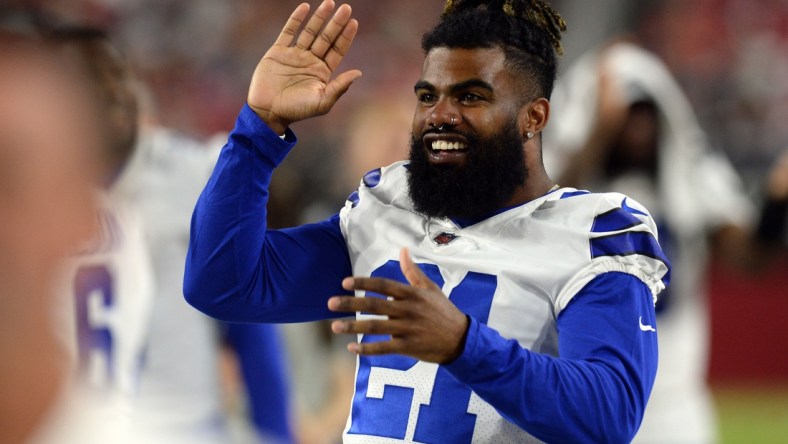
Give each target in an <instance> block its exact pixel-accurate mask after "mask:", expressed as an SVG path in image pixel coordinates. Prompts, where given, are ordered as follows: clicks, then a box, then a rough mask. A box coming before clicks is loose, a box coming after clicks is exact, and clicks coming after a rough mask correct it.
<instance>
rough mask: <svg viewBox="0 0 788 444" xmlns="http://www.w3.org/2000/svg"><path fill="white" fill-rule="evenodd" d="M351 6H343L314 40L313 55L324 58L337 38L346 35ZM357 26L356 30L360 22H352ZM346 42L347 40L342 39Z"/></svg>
mask: <svg viewBox="0 0 788 444" xmlns="http://www.w3.org/2000/svg"><path fill="white" fill-rule="evenodd" d="M351 12H352V11H351V8H350V5H346V4H345V5H342V6H340V7H339V9H337V11H336V12H335V13H334V16H333V17H331V20H330V21H329V22H328V24H327V25H326V26H325V28H324V29H323V31H322V32H321V33H320V34H319V35H318V36H317V37H316V38H315V39H314V42H313V43H312V46H311V47H310V50H311V51H312V53H313V54H314V55H316V56H318V57H323V56H325V55H326V52H327V51H328V50H329V48H331V47H332V46H333V45H334V43H335V41H336V40H337V37H340V36H342V35H343V34H344V32H345V28H346V27H347V25H349V24H350V23H349V22H350V21H351V20H350V14H351ZM352 21H353V22H354V23H355V24H354V25H353V26H355V28H356V29H358V22H357V21H356V20H352ZM342 40H345V38H342Z"/></svg>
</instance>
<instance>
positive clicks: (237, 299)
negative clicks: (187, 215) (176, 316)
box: [184, 107, 350, 322]
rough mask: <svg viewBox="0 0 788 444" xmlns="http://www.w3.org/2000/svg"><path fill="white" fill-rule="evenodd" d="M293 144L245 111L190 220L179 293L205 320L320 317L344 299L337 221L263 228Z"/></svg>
mask: <svg viewBox="0 0 788 444" xmlns="http://www.w3.org/2000/svg"><path fill="white" fill-rule="evenodd" d="M294 144H295V137H294V135H293V134H292V133H288V136H287V138H286V140H282V139H281V138H280V137H279V136H278V135H277V134H276V133H274V132H273V131H271V129H270V128H268V127H267V126H265V124H264V123H263V122H262V121H260V120H259V118H258V117H257V116H256V115H255V114H254V112H253V111H252V110H251V109H249V108H248V107H244V109H243V110H242V112H241V114H240V116H239V118H238V121H237V124H236V127H235V129H234V130H233V132H232V133H231V134H230V139H229V142H228V143H227V145H226V146H225V147H224V149H223V150H222V154H221V156H220V158H219V161H218V163H217V165H216V168H215V169H214V172H213V174H212V176H211V178H210V180H209V182H208V184H207V185H206V188H205V189H204V190H203V192H202V194H201V195H200V198H199V200H198V202H197V205H196V207H195V210H194V214H193V216H192V227H191V239H190V241H189V252H188V256H187V259H186V271H185V278H184V294H185V296H186V299H187V301H188V302H189V303H190V304H192V305H193V306H195V307H196V308H198V309H199V310H201V311H203V312H205V313H206V314H208V315H211V316H214V317H217V318H219V319H223V320H228V321H244V322H290V321H292V322H295V321H306V320H314V319H322V318H326V317H330V316H331V313H330V312H329V311H328V310H327V309H326V307H325V300H326V299H327V298H328V297H329V296H331V295H332V294H340V293H345V292H344V290H342V289H341V286H340V283H341V279H342V277H344V276H346V275H348V274H350V263H349V259H348V256H347V250H346V248H345V246H344V240H343V237H342V235H341V232H340V230H339V226H338V222H337V220H335V219H332V220H330V221H326V222H323V223H319V224H311V225H306V226H303V227H298V228H293V229H289V230H282V231H271V230H267V229H266V214H267V213H266V205H267V203H268V186H269V184H270V180H271V176H272V174H273V171H274V168H275V167H276V166H278V165H279V164H280V163H281V162H282V161H283V160H284V158H285V156H286V155H287V153H288V152H289V150H290V149H291V148H292V146H293V145H294ZM318 273H319V274H318Z"/></svg>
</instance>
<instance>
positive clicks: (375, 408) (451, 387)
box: [348, 261, 497, 443]
mask: <svg viewBox="0 0 788 444" xmlns="http://www.w3.org/2000/svg"><path fill="white" fill-rule="evenodd" d="M419 267H420V268H421V269H422V270H423V271H424V273H425V274H426V275H427V276H428V277H429V278H430V279H432V280H433V281H434V282H435V283H436V284H437V285H438V286H439V287H443V284H444V280H443V277H442V276H441V273H440V270H439V269H438V267H437V266H436V265H433V264H419ZM372 276H373V277H384V278H389V279H395V280H398V281H401V282H406V280H405V277H404V276H403V275H402V272H401V271H400V265H399V262H397V261H389V262H387V263H386V264H384V265H383V266H381V267H380V268H378V269H377V270H375V271H374V272H372ZM496 286H497V278H496V277H495V276H493V275H488V274H481V273H475V272H469V273H468V274H467V275H466V276H465V278H464V279H463V280H462V282H460V283H459V284H458V285H457V286H456V287H455V288H454V289H453V290H452V292H451V294H449V299H450V300H451V301H452V302H453V303H454V305H455V306H456V307H457V308H459V309H460V310H461V311H462V312H464V313H465V314H467V315H469V316H472V317H474V318H475V319H476V320H477V321H479V322H482V323H487V318H488V317H489V315H490V306H491V305H492V299H493V294H494V293H495V288H496ZM367 296H368V297H369V296H378V297H379V296H380V295H373V294H369V293H368V294H367ZM387 339H388V337H387V336H381V335H365V336H364V338H363V339H362V342H375V341H380V340H387ZM416 366H429V367H428V368H429V369H431V370H434V369H435V368H437V372H434V371H433V372H432V374H431V373H430V370H427V371H426V372H420V373H419V374H420V378H422V379H423V378H424V375H425V374H427V375H434V376H431V377H432V380H431V381H428V384H427V385H428V386H429V382H431V387H427V389H426V390H424V384H423V383H422V384H415V383H412V382H411V381H410V379H412V378H410V379H409V378H408V375H406V373H408V372H409V371H410V372H415V371H418V370H420V369H417V368H416ZM417 386H418V387H421V390H419V389H417V388H416V387H417ZM380 388H382V391H383V393H382V396H381V394H380V393H374V392H377V391H379V390H380ZM420 392H424V393H420ZM470 399H471V390H470V389H469V388H468V387H466V386H464V385H462V384H460V383H458V382H457V381H456V380H455V379H454V378H453V377H452V376H451V375H450V374H449V373H448V372H447V371H446V370H445V369H443V368H442V367H440V366H436V365H434V364H427V363H423V362H419V361H417V360H415V359H413V358H409V357H406V356H401V355H383V356H361V357H359V370H358V375H357V377H356V394H355V397H354V398H353V406H352V412H351V417H352V420H351V426H350V430H349V431H348V433H350V434H359V435H374V436H381V437H386V438H394V439H406V437H410V436H412V439H413V440H414V441H417V442H424V443H430V442H471V438H472V437H473V428H474V426H475V424H476V415H475V414H473V413H470V412H469V411H468V407H469V403H470ZM412 415H418V416H415V417H416V418H417V419H416V421H415V427H414V424H413V423H412V421H409V419H410V418H411V416H412ZM409 422H411V424H409ZM409 426H410V428H411V430H409V429H408V427H409ZM411 433H412V435H411Z"/></svg>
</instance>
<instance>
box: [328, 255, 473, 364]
mask: <svg viewBox="0 0 788 444" xmlns="http://www.w3.org/2000/svg"><path fill="white" fill-rule="evenodd" d="M400 267H401V269H402V273H403V274H404V275H405V278H406V279H407V280H408V282H409V283H410V285H406V284H403V283H401V282H398V281H395V280H392V279H385V278H369V277H349V278H346V279H345V280H344V281H342V286H343V287H344V288H345V289H347V290H364V291H368V292H370V291H371V292H375V293H378V294H381V295H383V296H386V297H387V299H382V298H377V297H354V296H334V297H332V298H330V299H329V300H328V308H329V309H330V310H331V311H336V312H364V313H369V314H374V315H383V316H387V317H388V319H369V320H337V321H334V322H333V323H332V324H331V329H332V330H333V331H334V333H363V334H372V335H390V336H391V339H390V340H388V341H379V342H367V343H355V342H354V343H351V344H348V350H350V351H351V352H353V353H357V354H360V355H383V354H392V353H396V354H402V355H407V356H412V357H414V358H416V359H419V360H422V361H428V362H435V363H438V364H446V363H449V362H451V361H453V360H454V359H456V358H457V357H458V356H460V354H461V353H462V350H463V347H464V345H465V335H466V333H467V330H468V318H467V317H466V316H465V314H463V313H462V312H461V311H460V310H459V309H457V307H455V306H454V304H452V303H451V302H450V301H449V299H448V298H447V297H446V295H444V294H443V292H442V291H441V289H440V287H438V286H437V285H436V284H435V283H434V282H432V281H431V280H430V279H429V278H428V277H427V276H426V275H425V274H424V273H423V272H422V271H421V269H420V268H419V267H418V266H416V264H414V263H413V260H412V259H411V258H410V254H408V251H407V249H405V248H403V249H402V251H401V252H400Z"/></svg>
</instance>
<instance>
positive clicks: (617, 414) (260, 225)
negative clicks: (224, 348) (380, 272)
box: [184, 106, 657, 442]
mask: <svg viewBox="0 0 788 444" xmlns="http://www.w3.org/2000/svg"><path fill="white" fill-rule="evenodd" d="M295 142H296V140H295V136H294V134H293V133H292V132H290V131H289V130H288V133H287V134H286V137H285V138H284V140H283V139H281V138H280V137H279V136H278V135H276V134H275V133H273V132H272V131H271V130H270V129H269V128H268V127H267V126H266V125H265V124H264V123H263V122H262V121H261V120H260V119H259V118H258V117H257V116H256V115H255V114H254V112H253V111H252V110H251V109H250V108H248V106H246V107H244V109H243V110H242V112H241V114H240V116H239V118H238V122H237V125H236V128H235V129H234V131H233V132H232V133H231V135H230V140H229V142H228V144H227V145H226V146H225V148H224V149H223V151H222V154H221V156H220V158H219V161H218V164H217V166H216V168H215V170H214V173H213V175H212V177H211V179H210V181H209V183H208V185H207V186H206V188H205V190H204V191H203V193H202V195H201V196H200V199H199V200H198V203H197V206H196V208H195V211H194V215H193V217H192V235H191V239H190V246H189V254H188V257H187V263H186V274H185V281H184V294H185V295H186V298H187V300H188V302H189V303H190V304H192V305H193V306H195V307H196V308H198V309H200V310H201V311H203V312H205V313H206V314H208V315H211V316H214V317H216V318H219V319H222V320H227V321H236V322H300V321H309V320H317V319H326V318H333V317H337V316H336V313H333V312H331V311H329V310H328V309H327V308H326V302H327V299H328V298H329V297H330V296H333V295H338V294H348V292H347V291H345V290H343V289H342V288H341V285H340V284H341V281H342V278H344V277H346V276H349V275H351V274H352V269H351V265H350V259H349V256H348V251H347V246H346V244H345V241H344V237H343V236H342V233H341V230H340V228H339V218H338V216H334V217H332V218H331V219H329V220H326V221H324V222H320V223H316V224H307V225H303V226H300V227H295V228H290V229H285V230H267V229H266V225H265V220H266V204H267V200H268V186H269V184H270V180H271V175H272V174H273V170H274V168H276V166H278V165H279V164H280V163H281V162H282V161H283V160H284V158H285V156H286V155H287V153H288V152H289V150H290V149H292V147H293V146H294V145H295ZM639 320H640V321H642V323H643V324H649V325H655V320H654V309H653V303H652V298H651V293H650V291H649V289H648V287H647V286H646V285H645V284H643V283H642V282H641V281H640V280H639V279H637V278H635V277H634V276H631V275H628V274H624V273H605V274H603V275H600V276H598V277H597V278H595V279H594V280H592V281H591V282H590V283H589V284H587V285H586V286H585V288H583V290H581V291H580V292H579V293H578V294H577V295H575V297H574V298H573V301H572V302H571V303H570V304H569V305H568V306H567V307H566V308H565V309H564V310H563V311H562V312H561V314H560V315H559V317H558V320H557V325H558V332H559V353H560V358H556V357H551V356H546V355H542V354H538V353H534V352H531V351H529V350H526V349H523V348H522V347H520V346H519V344H518V343H517V342H516V341H514V340H508V339H505V338H503V337H501V336H500V335H499V334H498V333H497V332H496V331H495V330H493V329H491V328H489V327H487V326H486V325H484V324H481V323H479V322H477V321H476V320H474V319H471V324H470V328H469V330H468V335H467V339H466V344H465V350H464V352H463V354H462V355H461V356H460V357H459V358H458V359H457V360H455V361H454V362H452V363H451V364H449V365H446V366H444V367H445V368H446V369H447V370H448V371H449V372H450V373H451V374H452V375H453V376H454V377H455V378H456V379H457V380H458V381H460V382H462V383H464V384H466V385H467V386H469V387H470V388H471V389H473V390H474V391H475V392H476V393H477V394H478V395H479V396H480V397H481V398H482V399H484V400H485V401H487V402H488V403H490V404H491V405H492V406H494V407H495V408H496V409H497V410H498V411H499V413H501V414H502V415H503V416H504V417H506V418H507V419H508V420H510V421H511V422H513V423H514V424H517V425H518V426H520V427H522V428H523V429H524V430H526V431H528V432H529V433H531V434H532V435H534V436H536V437H537V438H539V439H541V440H544V441H546V442H628V441H629V440H631V439H632V437H633V436H634V435H635V432H636V431H637V428H638V427H639V425H640V421H641V419H642V415H643V411H644V409H645V404H646V400H647V399H648V395H649V394H650V390H651V386H652V384H653V380H654V376H655V374H656V365H657V343H656V334H655V333H654V332H652V331H641V329H640V327H639V325H638V322H639Z"/></svg>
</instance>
